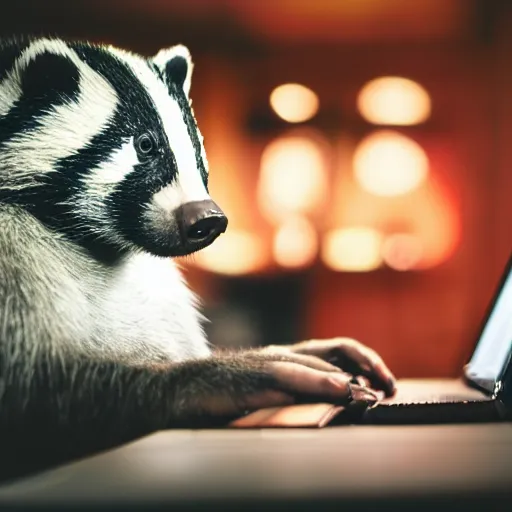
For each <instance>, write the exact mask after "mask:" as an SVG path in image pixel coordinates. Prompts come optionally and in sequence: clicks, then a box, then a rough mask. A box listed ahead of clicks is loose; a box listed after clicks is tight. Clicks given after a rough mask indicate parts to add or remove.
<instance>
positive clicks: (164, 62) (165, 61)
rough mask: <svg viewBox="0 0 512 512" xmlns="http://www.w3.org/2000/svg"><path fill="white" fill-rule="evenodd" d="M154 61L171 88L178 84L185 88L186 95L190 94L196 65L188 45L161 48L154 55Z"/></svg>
mask: <svg viewBox="0 0 512 512" xmlns="http://www.w3.org/2000/svg"><path fill="white" fill-rule="evenodd" d="M153 62H154V64H155V65H156V66H157V68H158V69H159V70H160V72H161V73H162V75H163V76H164V80H165V83H166V84H167V87H169V89H170V88H171V87H172V86H177V87H179V88H181V89H183V91H184V92H185V96H188V95H189V93H190V85H191V80H192V69H193V67H194V65H193V64H192V58H191V57H190V52H189V50H188V48H187V47H186V46H183V45H181V44H179V45H176V46H172V47H171V48H167V49H163V50H160V51H159V52H158V53H157V54H156V55H155V57H153Z"/></svg>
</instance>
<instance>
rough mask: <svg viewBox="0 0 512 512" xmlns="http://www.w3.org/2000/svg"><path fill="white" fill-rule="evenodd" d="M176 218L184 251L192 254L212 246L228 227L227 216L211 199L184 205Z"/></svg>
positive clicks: (177, 212) (179, 209) (178, 210)
mask: <svg viewBox="0 0 512 512" xmlns="http://www.w3.org/2000/svg"><path fill="white" fill-rule="evenodd" d="M176 218H177V221H178V226H179V231H180V237H181V242H182V246H183V249H184V250H185V251H186V252H191V253H192V252H194V251H198V250H199V249H203V248H204V247H207V246H208V245H210V244H211V243H212V242H213V241H214V240H215V239H216V238H217V237H218V236H219V235H220V234H221V233H224V231H226V228H227V225H228V219H227V217H226V215H224V212H223V211H222V210H221V209H220V208H219V206H218V205H217V204H216V203H215V202H214V201H212V200H211V199H207V200H203V201H190V202H188V203H185V204H182V205H181V206H180V207H179V208H178V209H177V211H176Z"/></svg>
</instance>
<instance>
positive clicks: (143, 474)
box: [0, 423, 512, 512]
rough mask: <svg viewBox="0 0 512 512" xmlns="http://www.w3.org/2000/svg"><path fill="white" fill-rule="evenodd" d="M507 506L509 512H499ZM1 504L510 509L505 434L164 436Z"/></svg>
mask: <svg viewBox="0 0 512 512" xmlns="http://www.w3.org/2000/svg"><path fill="white" fill-rule="evenodd" d="M504 500H508V505H504V506H501V507H500V508H498V505H499V503H500V502H503V501H504ZM7 503H10V504H18V505H20V504H21V505H23V506H24V509H27V508H28V507H30V506H32V505H36V504H39V505H47V506H48V508H49V509H50V510H57V509H58V508H59V505H60V506H61V508H62V510H70V509H71V508H72V507H71V506H72V505H73V506H74V508H77V507H78V506H80V507H83V509H84V510H97V509H98V508H104V509H105V510H113V508H112V506H113V504H119V505H120V506H121V508H120V509H122V510H131V509H138V510H156V509H158V510H160V509H161V510H176V509H177V507H178V506H179V510H185V509H186V510H212V508H213V509H219V510H228V509H229V510H231V509H233V510H244V511H245V510H263V511H265V512H267V511H268V510H277V509H283V510H285V509H290V510H316V509H319V508H320V507H321V508H322V510H326V509H328V510H331V509H332V510H347V508H352V509H354V510H357V511H359V510H376V508H377V507H378V510H379V511H381V510H387V509H389V510H399V509H403V510H413V511H414V512H415V511H416V510H420V509H421V510H423V509H425V510H434V511H435V512H438V511H439V510H441V509H446V510H458V509H459V507H462V506H464V510H468V509H475V510H485V511H487V510H494V509H496V510H498V509H500V510H503V511H506V510H512V424H511V423H503V424H479V425H443V426H409V427H406V426H399V427H397V426H392V427H390V426H344V427H328V428H324V429H316V430H315V429H270V430H198V431H191V430H176V431H164V432H158V433H156V434H153V435H151V436H148V437H146V438H144V439H141V440H138V441H136V442H133V443H130V444H129V445H126V446H123V447H121V448H118V449H115V450H112V451H109V452H105V453H102V454H99V455H96V456H94V457H90V458H88V459H85V460H82V461H78V462H75V463H72V464H68V465H66V466H63V467H60V468H57V469H54V470H52V471H47V472H45V473H43V474H41V475H37V476H34V477H31V478H28V479H25V480H21V481H19V482H16V483H13V484H9V485H6V486H3V487H1V488H0V506H2V505H5V504H7ZM483 503H485V506H483V505H482V504H483ZM413 507H414V508H413ZM503 507H504V508H503Z"/></svg>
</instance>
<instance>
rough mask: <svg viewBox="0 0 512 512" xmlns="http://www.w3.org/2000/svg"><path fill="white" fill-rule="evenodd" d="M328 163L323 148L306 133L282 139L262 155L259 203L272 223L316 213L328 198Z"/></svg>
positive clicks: (273, 142) (272, 143)
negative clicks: (326, 196) (293, 215)
mask: <svg viewBox="0 0 512 512" xmlns="http://www.w3.org/2000/svg"><path fill="white" fill-rule="evenodd" d="M326 173H327V170H326V162H325V155H324V153H323V151H322V147H321V146H320V145H319V144H318V143H317V142H316V141H315V140H313V139H312V138H309V137H306V136H285V137H282V138H278V139H276V140H274V141H272V142H270V144H269V145H268V146H267V147H266V148H265V150H264V152H263V155H262V158H261V170H260V176H259V183H258V203H259V207H260V209H261V212H262V213H263V215H265V216H266V217H267V219H268V220H270V221H271V222H279V223H280V222H282V221H283V220H284V219H285V218H286V217H288V216H289V215H290V214H297V213H307V212H312V211H314V210H315V208H317V207H318V206H319V205H320V204H321V203H322V201H324V199H325V195H326V191H327V176H326Z"/></svg>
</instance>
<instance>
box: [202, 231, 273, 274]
mask: <svg viewBox="0 0 512 512" xmlns="http://www.w3.org/2000/svg"><path fill="white" fill-rule="evenodd" d="M194 261H195V264H196V265H197V266H199V267H201V268H204V269H206V270H209V271H212V272H215V273H218V274H226V275H244V274H251V273H253V272H257V271H259V270H261V269H262V268H263V267H264V266H265V264H266V253H265V250H264V247H263V243H262V240H261V239H260V238H259V237H258V236H257V235H256V234H254V233H250V232H247V231H243V230H234V229H230V230H228V231H226V233H224V234H223V235H221V236H220V237H219V238H218V239H217V240H215V242H214V243H213V244H212V245H210V246H209V247H207V248H206V249H203V250H202V251H199V252H198V253H197V254H196V255H195V257H194Z"/></svg>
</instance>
